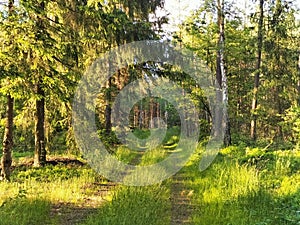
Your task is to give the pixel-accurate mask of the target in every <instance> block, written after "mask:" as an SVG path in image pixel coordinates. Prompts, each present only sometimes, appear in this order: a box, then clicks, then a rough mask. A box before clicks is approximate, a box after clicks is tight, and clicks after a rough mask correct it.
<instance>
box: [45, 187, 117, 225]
mask: <svg viewBox="0 0 300 225" xmlns="http://www.w3.org/2000/svg"><path fill="white" fill-rule="evenodd" d="M95 186H97V188H95ZM115 186H116V184H114V183H106V184H98V183H93V184H87V185H86V186H85V187H84V188H83V189H90V188H92V189H93V190H94V192H93V194H92V195H91V196H89V197H87V198H85V199H84V200H83V202H81V203H80V204H72V203H66V202H61V203H57V204H53V205H52V206H51V211H50V217H51V218H54V221H55V224H57V225H75V224H79V223H82V222H84V221H85V220H86V219H87V218H88V216H89V215H92V214H95V213H97V211H98V210H99V208H100V207H101V205H102V204H105V202H106V200H105V199H104V197H105V196H106V195H108V194H109V192H110V191H111V189H112V188H113V187H115Z"/></svg>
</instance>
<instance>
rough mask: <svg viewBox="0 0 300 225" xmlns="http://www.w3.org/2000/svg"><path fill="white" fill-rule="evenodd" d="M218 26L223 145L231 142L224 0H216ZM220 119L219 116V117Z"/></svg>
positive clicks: (218, 65)
mask: <svg viewBox="0 0 300 225" xmlns="http://www.w3.org/2000/svg"><path fill="white" fill-rule="evenodd" d="M217 4H218V5H217V6H218V27H219V41H218V53H217V74H216V78H217V82H218V84H219V86H220V88H221V89H222V91H221V92H219V93H218V95H221V96H217V97H218V98H219V100H220V101H219V102H220V103H221V104H223V106H225V107H223V111H222V112H218V113H219V114H220V116H221V117H222V120H223V122H224V123H225V133H224V145H225V146H228V145H230V144H231V134H230V123H229V117H228V112H227V108H226V107H227V105H228V86H227V75H226V67H225V55H224V54H225V53H224V49H225V14H224V0H218V2H217ZM219 119H220V118H219Z"/></svg>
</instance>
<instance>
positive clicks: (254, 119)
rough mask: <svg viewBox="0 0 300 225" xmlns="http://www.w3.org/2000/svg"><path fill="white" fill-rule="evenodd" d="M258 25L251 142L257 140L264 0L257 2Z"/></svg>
mask: <svg viewBox="0 0 300 225" xmlns="http://www.w3.org/2000/svg"><path fill="white" fill-rule="evenodd" d="M259 11H260V13H259V23H258V37H257V64H256V73H255V77H254V88H253V99H252V108H251V116H252V120H251V128H250V137H251V139H252V140H256V139H257V134H256V123H257V115H256V109H257V95H258V88H259V77H260V72H261V71H260V69H261V55H262V44H263V21H264V0H260V1H259Z"/></svg>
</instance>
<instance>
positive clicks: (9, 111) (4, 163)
mask: <svg viewBox="0 0 300 225" xmlns="http://www.w3.org/2000/svg"><path fill="white" fill-rule="evenodd" d="M13 5H14V0H9V1H8V17H9V18H8V19H10V17H11V16H12V15H11V14H12V13H13ZM6 104H7V108H6V123H5V131H4V138H3V150H2V151H3V155H2V158H1V174H0V176H1V180H7V181H9V180H10V167H11V164H12V147H13V116H14V98H13V97H12V95H11V94H10V93H7V103H6Z"/></svg>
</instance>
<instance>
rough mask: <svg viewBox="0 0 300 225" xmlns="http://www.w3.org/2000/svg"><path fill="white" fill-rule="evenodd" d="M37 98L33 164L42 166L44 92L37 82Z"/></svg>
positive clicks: (44, 150)
mask: <svg viewBox="0 0 300 225" xmlns="http://www.w3.org/2000/svg"><path fill="white" fill-rule="evenodd" d="M36 94H37V96H38V97H37V100H36V102H35V104H36V113H35V149H34V166H35V167H39V166H44V165H45V163H46V148H45V92H44V90H43V89H42V87H41V83H40V82H39V83H38V84H37V85H36Z"/></svg>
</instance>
